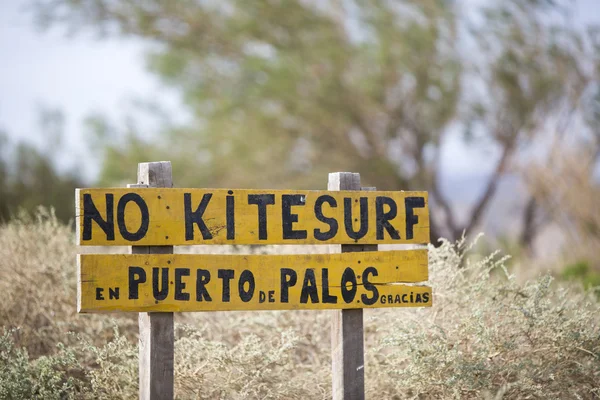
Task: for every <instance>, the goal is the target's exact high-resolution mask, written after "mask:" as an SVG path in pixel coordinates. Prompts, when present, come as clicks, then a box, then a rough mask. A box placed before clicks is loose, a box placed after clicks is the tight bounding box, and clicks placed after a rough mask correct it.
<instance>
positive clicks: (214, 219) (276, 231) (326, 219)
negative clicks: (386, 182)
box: [76, 175, 429, 246]
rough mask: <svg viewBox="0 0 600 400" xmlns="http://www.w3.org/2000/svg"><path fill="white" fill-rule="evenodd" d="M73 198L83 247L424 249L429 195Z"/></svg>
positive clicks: (175, 192)
mask: <svg viewBox="0 0 600 400" xmlns="http://www.w3.org/2000/svg"><path fill="white" fill-rule="evenodd" d="M157 176H159V175H157ZM142 181H143V182H148V180H147V179H145V180H141V181H140V182H142ZM338 183H339V182H338ZM338 186H339V185H338ZM76 196H77V199H76V200H77V204H78V208H77V210H76V216H77V217H76V219H77V221H76V225H77V239H78V243H79V244H80V245H96V246H116V245H138V246H142V245H144V246H146V245H194V244H244V245H248V244H252V245H256V244H423V243H428V242H429V208H428V197H427V192H403V191H396V192H393V191H392V192H386V191H380V192H377V191H368V192H366V191H348V190H344V191H325V190H319V191H317V190H304V191H299V190H245V189H180V188H175V189H162V188H147V189H144V188H140V187H138V188H130V189H125V188H116V189H77V194H76ZM186 199H187V200H186ZM259 201H261V202H262V201H264V204H261V205H259V204H257V203H258V202H259ZM415 201H416V202H415ZM186 202H187V203H186ZM138 203H139V204H142V203H143V207H145V209H142V208H141V206H140V205H138ZM383 203H385V204H383ZM378 204H379V205H378ZM109 205H110V206H109ZM391 207H394V208H395V209H394V210H393V211H392V210H391ZM146 209H147V210H146ZM261 209H262V214H261V211H259V210H261ZM361 210H363V213H362V214H361ZM378 210H379V211H378ZM261 215H262V216H261ZM383 215H387V217H388V218H387V219H385V222H382V221H383V220H384V219H382V216H383ZM378 221H379V222H378ZM102 224H105V225H106V226H104V227H102V226H101V225H102ZM383 224H385V227H384V226H383ZM363 225H364V226H363ZM363 229H364V230H363Z"/></svg>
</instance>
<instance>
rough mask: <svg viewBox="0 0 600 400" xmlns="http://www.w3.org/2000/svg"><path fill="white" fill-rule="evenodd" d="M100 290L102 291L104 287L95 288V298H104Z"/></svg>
mask: <svg viewBox="0 0 600 400" xmlns="http://www.w3.org/2000/svg"><path fill="white" fill-rule="evenodd" d="M102 292H104V288H101V287H97V288H96V300H104V295H103V294H102Z"/></svg>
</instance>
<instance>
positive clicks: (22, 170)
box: [0, 109, 84, 223]
mask: <svg viewBox="0 0 600 400" xmlns="http://www.w3.org/2000/svg"><path fill="white" fill-rule="evenodd" d="M62 128H63V117H62V114H61V113H60V112H58V111H56V110H48V109H43V110H41V112H40V129H41V131H42V132H43V137H44V138H45V140H44V141H42V142H43V143H44V148H45V150H44V151H42V150H39V149H38V148H36V147H35V146H34V145H32V144H29V143H26V142H18V143H11V142H9V141H8V139H7V138H6V136H5V135H2V134H0V149H1V150H2V151H0V223H2V222H6V221H8V220H9V219H10V218H11V217H12V216H14V215H16V214H18V213H19V211H20V210H25V211H29V212H32V211H34V210H35V209H36V208H37V207H39V206H45V207H48V208H53V209H54V212H55V214H56V216H57V218H59V219H60V220H61V221H63V222H68V221H71V220H74V209H75V188H77V187H82V186H84V185H83V180H82V178H81V177H80V176H79V175H78V174H77V173H76V172H74V171H66V172H61V171H60V169H59V168H58V167H57V165H56V158H58V157H59V156H60V155H61V150H62V147H61V137H62V132H63V130H62Z"/></svg>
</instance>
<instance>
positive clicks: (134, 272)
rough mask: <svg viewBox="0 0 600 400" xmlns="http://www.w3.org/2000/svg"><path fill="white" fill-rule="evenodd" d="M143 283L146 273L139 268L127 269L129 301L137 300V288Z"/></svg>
mask: <svg viewBox="0 0 600 400" xmlns="http://www.w3.org/2000/svg"><path fill="white" fill-rule="evenodd" d="M144 282H146V271H144V269H143V268H140V267H129V300H137V299H138V298H139V286H140V283H144Z"/></svg>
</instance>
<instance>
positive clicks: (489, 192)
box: [464, 131, 518, 236]
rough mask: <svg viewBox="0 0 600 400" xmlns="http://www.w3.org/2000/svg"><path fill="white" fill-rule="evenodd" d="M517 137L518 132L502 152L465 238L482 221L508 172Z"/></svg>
mask: <svg viewBox="0 0 600 400" xmlns="http://www.w3.org/2000/svg"><path fill="white" fill-rule="evenodd" d="M517 136H518V131H517V133H515V134H514V135H512V136H511V137H510V138H509V139H508V140H507V142H506V143H505V145H504V149H503V150H502V156H501V157H500V160H499V161H498V164H497V165H496V169H495V170H494V173H493V174H492V176H491V177H490V180H489V182H488V184H487V186H486V188H485V191H484V192H483V195H482V196H481V197H480V198H479V201H478V202H477V204H476V205H475V207H474V208H473V211H472V212H471V217H470V218H469V220H468V222H467V224H466V225H465V228H464V232H465V236H469V235H470V234H471V233H472V231H473V229H474V228H475V227H476V226H477V224H478V223H479V221H480V220H481V217H482V216H483V213H484V211H485V209H486V208H487V206H488V203H489V202H490V200H491V199H492V197H493V196H494V194H495V193H496V189H497V188H498V183H499V181H500V178H501V177H502V174H503V173H504V171H505V170H506V166H507V165H508V160H509V158H510V156H511V155H512V154H513V152H514V148H515V143H516V139H517Z"/></svg>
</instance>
